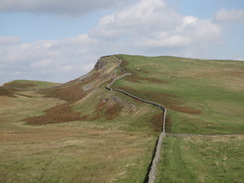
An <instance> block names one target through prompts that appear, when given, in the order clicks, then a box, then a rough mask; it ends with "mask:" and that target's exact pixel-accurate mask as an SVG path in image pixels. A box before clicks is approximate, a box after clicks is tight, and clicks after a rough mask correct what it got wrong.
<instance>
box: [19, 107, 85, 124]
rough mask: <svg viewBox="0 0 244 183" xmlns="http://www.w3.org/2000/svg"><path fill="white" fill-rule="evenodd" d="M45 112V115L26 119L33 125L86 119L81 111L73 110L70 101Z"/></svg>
mask: <svg viewBox="0 0 244 183" xmlns="http://www.w3.org/2000/svg"><path fill="white" fill-rule="evenodd" d="M45 112H46V114H45V115H44V116H34V117H30V118H26V119H25V120H24V121H26V122H27V123H28V124H31V125H43V124H53V123H62V122H71V121H78V120H82V119H84V116H83V117H81V116H80V113H79V112H74V111H73V110H72V106H71V105H70V103H65V104H62V105H58V106H55V107H53V108H50V109H48V110H46V111H45Z"/></svg>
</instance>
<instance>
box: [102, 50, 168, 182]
mask: <svg viewBox="0 0 244 183" xmlns="http://www.w3.org/2000/svg"><path fill="white" fill-rule="evenodd" d="M116 57H117V59H119V60H120V63H119V64H118V68H119V69H120V70H121V71H122V72H123V73H124V74H123V75H122V76H118V77H116V78H115V79H114V80H113V81H112V82H111V83H109V84H108V85H107V86H106V89H108V90H110V91H117V92H120V93H123V94H125V95H127V96H129V97H131V98H133V99H136V100H139V101H141V102H144V103H146V104H150V105H153V106H155V107H158V108H159V109H161V110H162V115H163V121H162V130H161V133H160V135H159V137H158V139H157V143H156V147H155V150H154V153H153V158H152V162H151V164H150V165H149V166H150V167H149V172H148V173H147V176H146V178H145V181H147V182H148V183H154V182H155V179H156V175H157V164H158V163H159V160H160V152H161V147H162V143H163V138H164V137H165V136H166V133H165V120H166V114H167V109H166V108H165V107H164V106H163V105H161V104H157V103H155V102H151V101H147V100H144V99H142V98H140V97H137V96H135V95H132V94H130V93H128V92H126V91H124V90H121V89H116V88H112V85H113V84H114V82H116V81H117V80H119V79H122V78H123V77H126V76H129V75H131V73H128V72H126V71H125V70H124V69H123V68H122V67H121V66H120V65H121V63H122V62H123V60H122V59H120V58H119V57H118V56H117V55H116ZM145 181H144V182H145Z"/></svg>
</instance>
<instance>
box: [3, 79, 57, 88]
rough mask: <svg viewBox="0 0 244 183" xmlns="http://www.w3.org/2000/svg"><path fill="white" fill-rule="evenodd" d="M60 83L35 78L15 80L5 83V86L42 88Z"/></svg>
mask: <svg viewBox="0 0 244 183" xmlns="http://www.w3.org/2000/svg"><path fill="white" fill-rule="evenodd" d="M57 85H59V83H52V82H46V81H33V80H14V81H11V82H9V83H6V84H4V86H10V87H16V88H21V89H40V88H48V87H53V86H57Z"/></svg>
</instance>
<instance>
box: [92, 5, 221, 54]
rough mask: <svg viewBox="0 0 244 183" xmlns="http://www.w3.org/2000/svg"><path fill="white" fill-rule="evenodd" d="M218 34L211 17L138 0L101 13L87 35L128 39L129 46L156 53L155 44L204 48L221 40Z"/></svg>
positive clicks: (219, 31) (126, 41)
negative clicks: (184, 13)
mask: <svg viewBox="0 0 244 183" xmlns="http://www.w3.org/2000/svg"><path fill="white" fill-rule="evenodd" d="M220 35H221V27H220V26H219V25H218V24H216V23H213V22H212V21H211V20H201V19H198V18H196V17H193V16H183V15H181V14H179V13H178V12H177V11H176V10H175V9H172V7H170V6H168V5H167V4H166V3H165V1H164V0H150V1H148V0H141V1H139V2H138V3H137V4H134V5H132V6H130V7H126V8H124V9H122V10H120V11H118V12H116V13H114V14H111V15H106V16H104V17H102V18H101V19H100V21H99V25H98V26H97V27H95V28H94V29H93V30H91V31H90V36H92V37H96V38H97V39H99V40H103V41H104V42H105V41H106V42H108V41H110V42H112V43H113V44H115V41H117V43H120V45H121V44H125V43H127V44H128V46H129V45H130V48H131V50H133V48H134V50H136V49H141V50H143V53H144V54H145V53H146V52H145V51H147V50H148V51H149V50H150V52H152V50H153V49H155V52H156V53H157V54H159V55H160V54H161V53H160V52H159V50H158V48H161V49H166V48H171V49H174V48H177V49H178V48H179V47H181V48H182V49H184V50H187V47H188V49H192V46H194V47H198V49H207V48H208V46H209V45H214V44H216V43H219V42H220V40H219V39H220ZM177 51H178V53H181V54H184V52H179V50H177ZM187 53H188V51H187ZM197 55H198V53H197ZM182 56H184V55H182ZM198 56H199V55H198Z"/></svg>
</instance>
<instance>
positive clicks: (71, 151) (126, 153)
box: [0, 55, 244, 183]
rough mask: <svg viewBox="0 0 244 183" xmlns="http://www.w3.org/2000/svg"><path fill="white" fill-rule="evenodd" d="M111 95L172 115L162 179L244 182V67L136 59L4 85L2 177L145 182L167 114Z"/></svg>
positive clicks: (0, 94) (106, 60)
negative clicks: (59, 78)
mask: <svg viewBox="0 0 244 183" xmlns="http://www.w3.org/2000/svg"><path fill="white" fill-rule="evenodd" d="M120 60H122V62H121V65H120V66H121V68H122V70H121V69H120V68H119V67H118V65H119V64H120ZM123 70H125V71H126V72H128V73H131V74H130V75H126V76H124V72H123ZM116 78H120V79H116ZM112 81H114V82H113V83H112V84H111V85H110V87H111V89H112V90H111V91H110V90H108V89H106V87H107V86H108V85H109V84H110V83H111V82H112ZM113 89H119V90H123V91H125V92H127V93H130V94H132V95H134V96H137V97H139V98H142V99H143V100H146V101H151V102H154V103H158V104H160V105H163V106H165V107H166V108H167V111H168V113H167V116H166V133H167V135H168V136H167V137H165V138H164V140H163V145H162V149H161V158H160V162H159V164H158V165H157V167H158V174H157V177H156V182H230V180H234V182H243V180H244V177H243V175H242V172H241V170H242V169H243V164H244V162H243V155H242V154H241V152H243V150H244V149H243V147H244V146H243V145H244V144H243V143H244V141H243V132H244V113H243V111H244V94H243V93H244V62H238V61H222V60H219V61H217V60H197V59H187V58H179V57H144V56H129V55H116V56H115V55H112V56H105V57H101V58H100V59H99V60H98V62H97V64H96V65H95V67H94V69H93V70H92V71H90V72H89V73H88V74H86V75H84V76H82V77H80V78H77V79H75V80H73V81H70V82H68V83H65V84H57V83H48V82H39V81H23V80H16V81H13V82H10V83H6V84H4V85H3V86H1V87H0V101H1V102H0V106H1V107H0V130H1V133H0V145H1V151H0V178H1V180H2V181H4V182H99V183H101V182H131V183H135V182H138V183H139V182H147V181H148V173H149V170H150V166H151V165H150V163H151V161H152V158H153V155H154V148H155V144H156V141H157V138H158V136H159V134H160V133H161V131H162V121H163V115H162V111H161V110H160V109H159V108H157V107H155V106H153V105H150V104H145V103H144V102H141V101H139V100H137V99H133V98H131V97H129V96H127V95H124V94H123V93H121V92H117V91H113ZM194 135H195V136H194ZM197 135H203V136H197ZM204 135H206V136H204Z"/></svg>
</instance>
